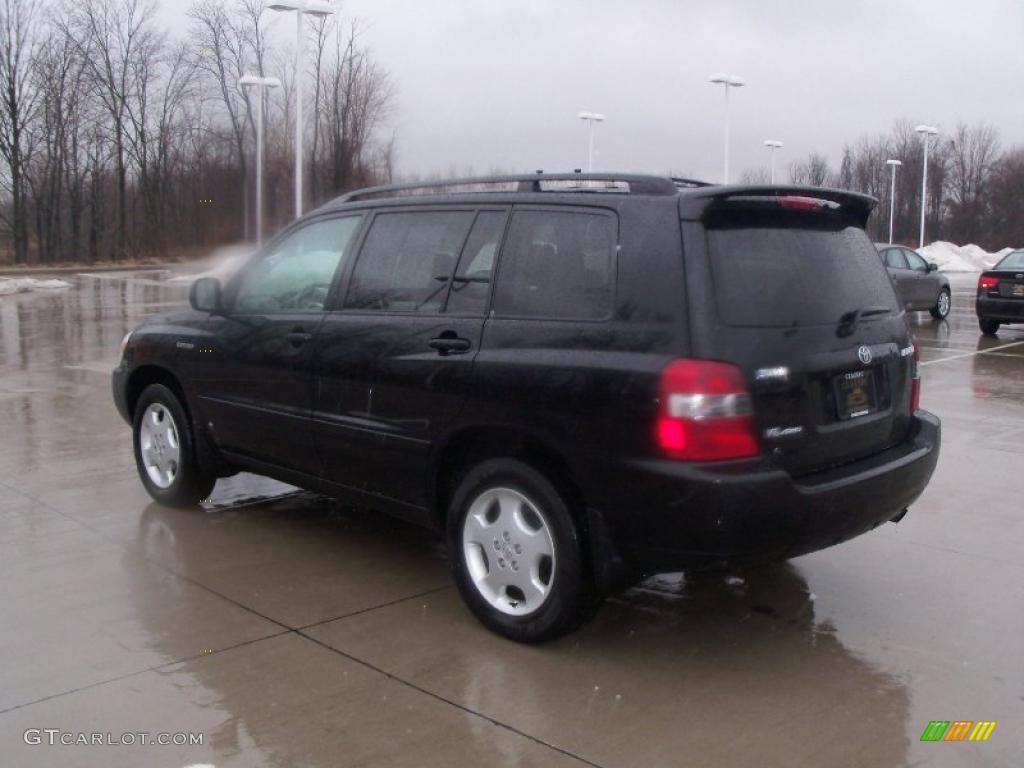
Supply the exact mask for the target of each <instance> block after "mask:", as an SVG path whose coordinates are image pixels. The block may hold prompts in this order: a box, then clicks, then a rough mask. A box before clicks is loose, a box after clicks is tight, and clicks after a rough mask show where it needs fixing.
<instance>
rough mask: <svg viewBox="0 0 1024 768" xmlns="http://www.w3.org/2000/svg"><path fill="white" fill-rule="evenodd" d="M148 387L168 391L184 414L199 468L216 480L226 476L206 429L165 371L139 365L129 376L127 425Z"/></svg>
mask: <svg viewBox="0 0 1024 768" xmlns="http://www.w3.org/2000/svg"><path fill="white" fill-rule="evenodd" d="M152 384H162V385H164V386H165V387H167V388H168V389H169V390H171V392H173V393H174V396H175V397H176V398H177V399H178V403H179V404H180V405H181V408H182V410H183V411H185V417H186V418H187V419H188V421H189V426H190V427H191V430H190V431H191V437H192V442H193V443H194V444H195V451H196V457H197V459H198V461H199V464H200V467H202V468H203V469H204V470H206V471H210V472H214V473H216V474H217V475H219V476H224V475H226V474H230V472H231V470H230V469H229V467H227V465H226V464H225V462H224V460H223V459H222V458H221V456H220V454H219V452H218V451H217V450H216V448H214V446H213V445H212V444H211V443H210V440H209V436H208V434H207V431H206V429H204V428H203V425H202V424H201V423H200V422H199V416H198V414H197V413H196V412H195V410H194V409H193V408H192V404H191V403H190V402H189V400H188V396H187V395H186V394H185V387H184V386H183V385H182V383H181V380H180V379H179V378H178V376H177V375H176V374H175V373H174V372H173V371H171V370H170V369H169V368H166V367H164V366H162V365H156V364H153V363H147V364H145V365H140V366H139V367H138V368H136V369H135V370H133V371H132V372H131V374H129V376H128V381H127V383H126V385H125V403H126V405H127V407H128V415H129V418H130V419H131V423H132V424H134V423H135V407H136V405H137V404H138V402H139V398H140V397H141V396H142V393H143V392H145V391H146V387H148V386H150V385H152Z"/></svg>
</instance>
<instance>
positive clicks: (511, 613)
mask: <svg viewBox="0 0 1024 768" xmlns="http://www.w3.org/2000/svg"><path fill="white" fill-rule="evenodd" d="M448 545H449V552H450V554H451V561H452V571H453V575H454V577H455V583H456V584H457V585H458V588H459V592H460V593H461V595H462V599H463V600H464V601H465V602H466V605H467V606H468V607H469V609H470V610H471V611H472V612H473V614H474V615H475V616H476V617H477V619H478V620H479V621H480V622H481V623H482V624H483V625H484V626H486V627H487V628H488V629H490V630H492V631H493V632H496V633H498V634H499V635H502V636H504V637H507V638H509V639H510V640H515V641H517V642H521V643H539V642H542V641H544V640H550V639H552V638H555V637H558V636H559V635H563V634H565V633H567V632H571V631H572V630H574V629H576V628H577V627H579V626H580V625H581V624H582V623H583V622H585V621H586V620H587V619H588V618H590V616H591V615H593V612H594V610H595V609H596V607H597V605H598V601H597V599H596V598H595V595H594V587H593V582H592V579H591V578H590V575H589V573H588V570H587V568H586V565H585V561H584V556H583V543H582V539H581V531H580V529H579V527H578V526H577V524H576V521H575V520H574V518H573V516H572V514H571V511H570V501H569V499H568V498H567V497H566V495H565V494H563V493H562V492H560V491H559V490H558V488H556V487H555V485H554V484H553V483H551V482H550V481H549V480H548V479H547V478H546V477H545V476H544V475H542V474H541V473H540V472H538V471H537V470H536V469H534V468H533V467H531V466H529V465H528V464H524V463H523V462H521V461H518V460H516V459H489V460H487V461H483V462H481V463H480V464H477V465H476V466H475V467H473V468H472V469H471V470H470V471H469V472H468V473H467V474H466V475H465V476H463V478H462V479H461V481H460V482H459V483H458V486H457V488H456V490H455V493H454V494H453V495H452V498H451V503H450V505H449V508H448Z"/></svg>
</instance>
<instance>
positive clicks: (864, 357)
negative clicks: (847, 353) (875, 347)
mask: <svg viewBox="0 0 1024 768" xmlns="http://www.w3.org/2000/svg"><path fill="white" fill-rule="evenodd" d="M857 357H859V358H860V361H861V362H862V363H864V365H868V364H870V363H871V359H872V357H873V355H872V354H871V347H866V346H862V347H861V348H860V349H858V350H857Z"/></svg>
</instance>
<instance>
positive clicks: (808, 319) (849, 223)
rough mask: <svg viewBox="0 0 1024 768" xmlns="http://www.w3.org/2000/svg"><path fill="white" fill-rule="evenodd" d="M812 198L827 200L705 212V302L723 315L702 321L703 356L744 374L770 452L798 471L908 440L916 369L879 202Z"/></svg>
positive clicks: (756, 198) (723, 204)
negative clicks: (872, 215) (872, 235)
mask: <svg viewBox="0 0 1024 768" xmlns="http://www.w3.org/2000/svg"><path fill="white" fill-rule="evenodd" d="M813 194H816V195H823V196H822V197H810V196H809V195H808V194H803V195H800V196H797V195H793V194H784V193H778V192H775V191H772V192H771V193H768V192H767V191H766V190H764V189H761V190H760V192H759V194H756V195H751V194H736V193H733V194H732V195H730V196H728V197H724V198H723V199H720V200H716V201H715V202H713V203H712V204H710V205H709V206H708V207H707V208H706V210H705V211H704V213H703V216H702V219H703V225H704V226H703V238H702V239H703V241H704V242H703V245H704V250H705V252H706V258H707V264H706V271H707V276H708V278H709V279H710V284H711V290H710V291H709V292H708V293H709V294H710V297H708V296H705V297H704V299H703V302H704V304H705V306H706V309H711V310H713V311H712V312H708V311H704V312H702V314H703V315H705V317H709V316H710V317H712V318H714V319H713V320H711V321H706V320H705V321H702V322H694V327H695V335H697V336H699V338H695V339H694V342H695V347H696V349H697V350H698V352H699V356H700V357H704V358H708V359H714V360H721V361H725V362H730V363H733V364H735V365H737V366H739V367H740V368H741V369H742V370H743V372H744V374H745V376H746V378H747V383H748V386H749V387H750V391H751V395H752V398H753V402H754V411H755V420H756V423H757V426H758V432H759V439H760V442H761V446H762V450H763V452H764V453H765V454H766V455H768V456H769V457H770V458H771V459H772V460H773V461H775V462H776V463H777V464H778V465H780V466H782V467H783V468H785V469H787V470H788V471H789V472H791V473H792V474H794V475H802V474H806V473H810V472H814V471H818V470H822V469H825V468H828V467H832V466H836V465H840V464H843V463H846V462H849V461H854V460H857V459H860V458H864V457H867V456H870V455H872V454H875V453H878V452H880V451H883V450H885V449H886V448H888V447H890V446H892V445H895V444H897V443H899V442H902V441H903V440H905V439H906V437H907V433H908V431H909V428H910V424H911V413H910V411H911V384H912V378H913V375H914V368H913V366H914V365H915V363H914V358H913V342H912V339H911V336H910V332H909V328H908V325H907V323H906V319H905V316H904V313H903V311H902V309H901V308H900V305H899V301H898V299H897V297H896V294H895V291H894V289H893V285H892V282H891V280H890V278H889V275H888V273H887V271H886V269H885V267H884V266H883V264H882V263H881V261H880V260H879V258H878V253H877V251H876V250H875V248H874V246H873V245H872V244H871V241H870V240H869V239H868V237H867V235H866V233H865V232H864V229H863V224H864V220H865V218H866V216H867V213H868V212H869V211H870V201H868V199H867V198H861V197H859V196H849V195H845V196H844V195H842V194H838V193H836V194H833V198H834V199H829V198H828V197H827V194H828V193H824V192H821V191H818V192H815V193H813ZM780 195H782V196H780ZM688 274H689V267H688ZM694 282H695V281H692V280H691V281H690V285H691V291H693V290H695V289H696V286H695V285H694ZM692 299H693V297H691V303H693V302H692ZM708 305H710V306H708ZM691 314H692V313H691Z"/></svg>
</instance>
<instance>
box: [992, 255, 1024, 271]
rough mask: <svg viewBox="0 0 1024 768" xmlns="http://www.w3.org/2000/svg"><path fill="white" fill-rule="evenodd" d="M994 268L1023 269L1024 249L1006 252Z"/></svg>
mask: <svg viewBox="0 0 1024 768" xmlns="http://www.w3.org/2000/svg"><path fill="white" fill-rule="evenodd" d="M994 269H1024V251H1014V252H1013V253H1008V254H1006V257H1005V258H1004V259H1003V260H1002V261H1000V262H999V263H998V264H996V266H995V267H994Z"/></svg>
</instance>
